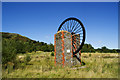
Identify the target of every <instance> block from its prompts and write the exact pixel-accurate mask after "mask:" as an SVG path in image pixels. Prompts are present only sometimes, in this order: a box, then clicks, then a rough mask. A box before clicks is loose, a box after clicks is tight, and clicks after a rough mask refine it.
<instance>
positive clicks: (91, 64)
mask: <svg viewBox="0 0 120 80" xmlns="http://www.w3.org/2000/svg"><path fill="white" fill-rule="evenodd" d="M27 56H30V60H29V62H25V60H24V59H26V57H27ZM17 60H18V61H19V62H20V64H21V65H20V66H19V68H18V69H12V70H11V71H9V70H8V69H3V71H2V77H3V78H117V77H118V53H82V61H84V62H85V63H86V65H85V66H84V67H83V68H77V67H76V68H68V67H65V68H62V67H55V66H54V56H51V53H50V52H36V53H34V52H33V53H28V54H19V55H18V56H17Z"/></svg>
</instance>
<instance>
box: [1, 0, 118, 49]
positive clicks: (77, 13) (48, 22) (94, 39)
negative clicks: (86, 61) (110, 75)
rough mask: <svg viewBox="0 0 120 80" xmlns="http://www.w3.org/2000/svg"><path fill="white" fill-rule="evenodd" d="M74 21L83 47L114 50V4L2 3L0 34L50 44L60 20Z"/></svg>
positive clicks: (115, 32)
mask: <svg viewBox="0 0 120 80" xmlns="http://www.w3.org/2000/svg"><path fill="white" fill-rule="evenodd" d="M69 17H76V18H78V19H80V20H81V22H82V23H83V25H84V27H85V29H86V41H85V43H89V44H92V45H93V47H94V48H100V47H102V46H106V47H108V48H110V49H113V48H116V49H117V48H118V3H117V2H58V3H57V2H46V3H44V2H19V3H18V2H3V3H2V31H3V32H11V33H18V34H21V35H23V36H26V37H29V38H31V39H33V40H36V41H43V42H46V43H50V42H51V43H54V34H55V33H56V32H57V29H58V27H59V25H60V24H61V23H62V21H63V20H65V19H66V18H69Z"/></svg>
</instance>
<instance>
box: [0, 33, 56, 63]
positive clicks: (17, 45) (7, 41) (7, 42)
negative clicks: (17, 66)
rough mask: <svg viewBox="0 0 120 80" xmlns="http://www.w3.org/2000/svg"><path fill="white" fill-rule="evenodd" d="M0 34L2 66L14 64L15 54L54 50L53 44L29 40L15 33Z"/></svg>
mask: <svg viewBox="0 0 120 80" xmlns="http://www.w3.org/2000/svg"><path fill="white" fill-rule="evenodd" d="M0 34H2V60H3V61H2V63H3V64H5V63H7V62H9V61H11V62H14V59H15V56H16V54H21V53H22V54H25V53H27V52H33V51H34V52H36V51H45V52H51V51H53V50H54V46H53V44H47V43H44V42H39V41H35V40H31V39H29V38H27V37H25V36H21V35H19V34H16V33H5V32H1V33H0Z"/></svg>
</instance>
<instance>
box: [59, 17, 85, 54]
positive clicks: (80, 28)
mask: <svg viewBox="0 0 120 80" xmlns="http://www.w3.org/2000/svg"><path fill="white" fill-rule="evenodd" d="M61 30H65V31H68V32H70V33H71V34H72V36H73V35H74V34H79V35H80V39H79V40H80V45H79V47H78V48H77V49H76V50H75V51H73V54H76V53H78V52H79V51H80V50H81V49H82V47H83V45H84V42H85V28H84V25H83V24H82V22H81V21H80V20H78V19H77V18H73V17H72V18H68V19H66V20H64V21H63V22H62V23H61V25H60V27H59V28H58V31H61ZM75 45H77V43H74V39H73V45H72V46H73V47H75Z"/></svg>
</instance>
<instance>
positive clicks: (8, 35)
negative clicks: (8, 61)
mask: <svg viewBox="0 0 120 80" xmlns="http://www.w3.org/2000/svg"><path fill="white" fill-rule="evenodd" d="M0 34H2V38H5V39H15V40H21V41H25V42H27V41H33V42H36V41H34V40H31V39H29V38H27V37H25V36H22V35H20V34H16V33H8V32H0Z"/></svg>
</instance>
